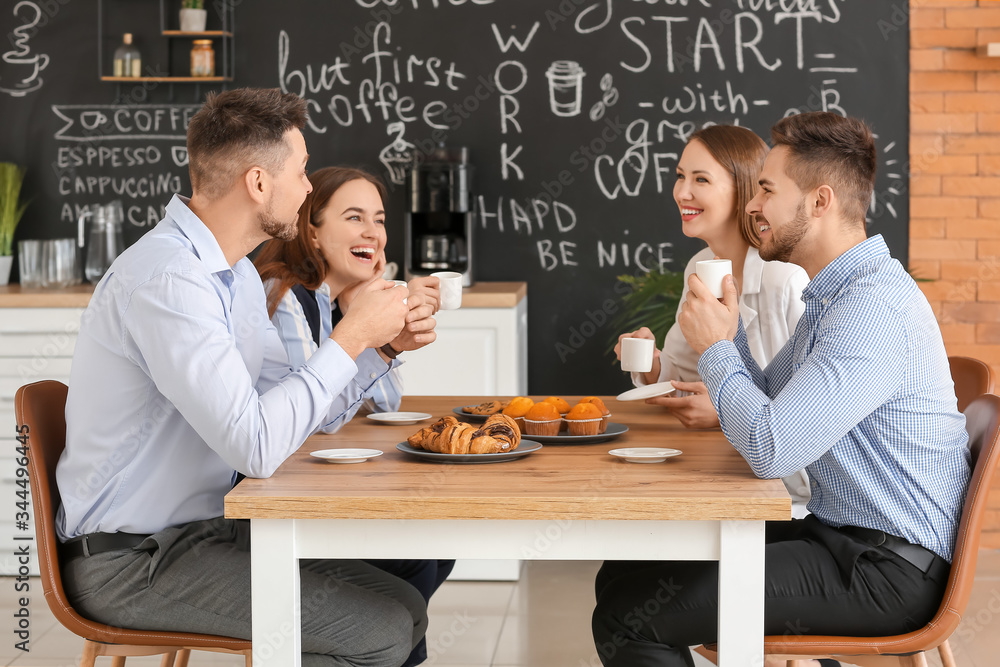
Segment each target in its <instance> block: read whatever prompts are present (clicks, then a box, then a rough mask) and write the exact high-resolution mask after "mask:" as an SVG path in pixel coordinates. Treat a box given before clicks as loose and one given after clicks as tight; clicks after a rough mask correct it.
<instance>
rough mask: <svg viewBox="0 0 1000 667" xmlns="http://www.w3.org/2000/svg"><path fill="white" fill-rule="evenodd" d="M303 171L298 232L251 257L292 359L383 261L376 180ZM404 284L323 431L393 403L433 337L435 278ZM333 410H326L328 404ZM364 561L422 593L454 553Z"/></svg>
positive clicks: (297, 359)
mask: <svg viewBox="0 0 1000 667" xmlns="http://www.w3.org/2000/svg"><path fill="white" fill-rule="evenodd" d="M309 181H310V182H311V183H312V186H313V191H312V192H311V193H309V195H308V196H307V197H306V200H305V202H303V204H302V208H301V209H299V222H298V234H297V236H296V237H295V238H294V239H291V240H289V241H280V240H273V241H268V243H267V245H265V246H264V248H263V250H261V252H260V254H259V255H258V256H257V259H256V260H255V261H254V263H255V264H256V266H257V270H258V271H259V272H260V274H261V279H262V280H263V282H264V290H265V291H266V293H267V304H268V313H270V315H271V321H272V322H273V323H274V325H275V327H276V328H277V329H278V335H279V336H280V337H281V340H282V343H283V344H284V346H285V351H286V352H287V353H288V359H289V363H290V364H291V365H292V366H293V367H295V368H298V367H300V366H302V364H303V363H305V360H306V359H308V358H309V357H310V356H311V355H312V354H313V352H315V351H316V349H317V348H318V346H319V343H320V342H321V341H323V340H325V339H326V338H328V337H329V336H330V333H331V332H332V331H333V328H334V327H335V326H336V325H337V322H338V321H339V320H340V317H341V314H342V312H345V311H346V310H347V309H348V308H349V307H350V303H351V301H352V298H353V296H354V295H355V294H357V293H358V291H359V290H361V289H363V288H364V287H365V285H367V284H368V283H370V282H371V281H373V280H380V279H381V277H382V273H383V270H384V268H385V244H386V234H385V210H384V207H383V203H382V202H383V200H384V199H385V186H384V185H382V182H381V181H379V180H378V178H376V177H375V176H372V175H371V174H369V173H367V172H365V171H363V170H360V169H352V168H347V167H326V168H324V169H320V170H318V171H316V172H314V173H312V174H310V175H309ZM407 289H408V290H409V294H408V296H407V304H408V305H409V306H410V314H409V315H407V318H406V319H407V324H406V327H405V328H404V329H403V331H402V332H401V333H400V334H399V336H397V337H396V338H395V339H394V340H392V341H390V342H389V343H388V344H387V345H384V346H383V347H382V348H380V349H378V350H374V349H367V350H365V351H364V352H362V353H361V354H360V355H359V356H358V358H357V360H356V361H355V363H356V364H357V366H358V373H357V374H356V375H355V376H354V380H353V381H352V382H351V384H350V385H349V386H348V387H347V389H345V390H344V392H343V393H342V394H341V395H340V396H339V397H338V398H337V401H338V402H339V403H340V405H339V406H338V407H339V408H342V410H343V411H342V412H341V414H340V416H339V417H337V418H335V419H334V420H333V421H331V422H330V423H329V424H327V425H325V426H324V427H323V430H324V431H326V432H328V433H332V432H334V431H336V430H337V429H339V428H340V427H341V426H343V425H344V424H346V423H347V422H348V421H350V419H351V417H352V416H354V414H355V413H356V412H357V411H358V410H359V409H360V408H361V407H363V406H364V405H365V404H368V405H369V406H370V408H371V409H374V410H375V411H379V412H387V411H395V410H398V409H399V404H400V400H401V399H402V393H403V386H402V383H401V382H400V378H399V375H398V371H397V370H396V367H397V366H398V365H399V363H400V362H399V361H398V360H397V359H396V356H397V355H399V354H400V353H402V352H405V351H408V350H415V349H418V348H420V347H423V346H424V345H427V344H428V343H431V342H432V341H433V340H434V338H435V336H436V334H435V333H434V319H433V318H432V317H426V312H427V311H428V310H431V311H436V310H437V306H438V304H439V303H440V301H439V293H438V279H437V278H430V277H428V278H414V279H413V280H411V281H410V282H409V283H408V284H407ZM428 305H430V306H431V308H430V309H428ZM336 412H338V411H337V410H331V414H335V413H336ZM367 562H368V563H370V564H371V565H374V566H376V567H378V568H379V569H381V570H385V571H386V572H389V573H391V574H394V575H396V576H397V577H399V578H401V579H404V580H406V581H407V582H409V583H410V584H412V585H413V586H414V588H416V589H417V590H419V591H420V593H421V595H423V597H424V599H425V600H428V601H429V600H430V597H431V594H432V593H433V592H434V591H435V590H437V588H438V586H440V585H441V583H442V582H443V581H444V580H445V579H446V578H447V576H448V574H449V573H450V572H451V570H452V568H453V567H454V565H455V561H453V560H370V561H367ZM426 658H427V648H426V643H425V642H424V641H423V640H422V641H421V642H420V644H418V645H417V646H416V648H414V649H413V652H412V653H411V654H410V656H409V658H408V659H407V661H406V662H405V663H404V667H409V666H411V665H419V664H420V663H422V662H424V660H426Z"/></svg>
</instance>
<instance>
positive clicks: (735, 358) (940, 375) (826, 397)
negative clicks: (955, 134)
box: [698, 236, 970, 561]
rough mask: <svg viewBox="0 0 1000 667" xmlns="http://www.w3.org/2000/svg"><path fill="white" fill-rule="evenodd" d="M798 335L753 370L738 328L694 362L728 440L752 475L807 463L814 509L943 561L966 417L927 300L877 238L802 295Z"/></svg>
mask: <svg viewBox="0 0 1000 667" xmlns="http://www.w3.org/2000/svg"><path fill="white" fill-rule="evenodd" d="M802 300H803V301H804V302H805V304H806V309H805V313H804V314H803V315H802V318H801V319H800V320H799V323H798V326H797V327H796V330H795V336H794V337H793V338H792V339H791V340H790V341H789V342H788V344H787V345H785V347H784V348H782V350H781V351H780V352H779V353H778V354H777V356H775V358H774V359H773V360H772V361H771V363H770V364H768V366H767V368H766V369H765V370H764V371H763V372H762V371H761V370H760V368H759V367H758V366H757V364H756V363H755V362H754V360H753V357H752V356H751V355H750V352H749V349H748V348H747V344H746V335H745V333H744V332H743V330H742V329H743V328H742V325H741V326H740V331H739V333H738V334H737V336H736V339H735V342H730V341H728V340H724V341H719V342H718V343H715V344H714V345H712V346H711V347H710V348H708V349H707V350H705V353H704V354H702V356H701V359H700V361H699V363H698V371H699V372H700V373H701V376H702V378H704V380H705V384H706V385H707V386H708V390H709V395H710V396H711V397H712V402H713V403H714V404H715V407H716V409H717V410H718V411H719V418H720V422H721V423H722V429H723V431H724V432H725V434H726V437H727V438H728V439H729V441H730V442H731V443H733V445H734V446H735V447H736V449H737V450H739V452H740V453H741V454H742V455H743V456H744V458H746V460H747V461H748V462H749V463H750V467H751V468H752V469H753V471H754V473H755V474H756V475H757V476H758V477H764V478H773V477H781V476H783V475H787V474H788V473H789V472H791V471H793V470H796V469H798V468H802V467H805V469H806V472H807V473H808V475H809V478H810V483H811V487H812V499H811V500H810V501H809V505H808V507H809V511H810V512H812V513H813V514H815V515H816V516H817V517H818V518H819V519H821V520H822V521H823V522H825V523H827V524H828V525H831V526H835V527H840V526H844V525H851V526H861V527H864V528H874V529H876V530H882V531H885V532H887V533H891V534H892V535H896V536H898V537H902V538H904V539H906V540H908V541H910V542H912V543H914V544H920V545H922V546H924V547H926V548H928V549H930V550H931V551H933V552H935V553H937V554H938V555H939V556H941V557H942V558H944V559H946V560H948V561H951V556H952V550H953V547H954V543H955V535H956V531H957V529H958V521H959V518H960V515H961V511H962V503H963V501H964V498H965V490H966V487H967V486H968V482H969V476H970V468H969V450H968V434H967V433H966V430H965V417H964V415H962V413H960V412H959V411H958V406H957V401H956V398H955V388H954V384H953V383H952V379H951V371H950V369H949V366H948V357H947V353H946V352H945V348H944V343H943V342H942V340H941V331H940V329H939V328H938V325H937V321H936V319H935V318H934V312H933V311H932V310H931V307H930V304H928V303H927V299H926V298H924V295H923V293H921V292H920V290H919V289H918V288H917V285H916V283H915V282H914V281H913V279H912V278H910V276H909V274H907V273H906V271H905V269H903V267H902V265H900V263H899V262H897V261H896V260H894V259H892V258H891V257H890V256H889V249H888V248H887V247H886V245H885V243H884V241H883V240H882V237H881V236H875V237H872V238H870V239H868V240H866V241H864V242H863V243H860V244H858V245H857V246H855V247H853V248H852V249H850V250H848V251H847V252H845V253H844V254H843V255H841V256H840V257H838V258H837V259H836V260H834V261H833V262H831V263H830V264H828V265H827V266H826V267H824V268H823V269H822V270H821V271H820V272H819V273H818V274H817V275H816V277H815V278H813V280H812V281H811V282H810V283H809V285H808V286H807V287H806V289H805V290H804V291H803V292H802Z"/></svg>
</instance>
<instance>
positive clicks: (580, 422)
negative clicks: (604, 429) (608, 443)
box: [566, 403, 604, 435]
mask: <svg viewBox="0 0 1000 667" xmlns="http://www.w3.org/2000/svg"><path fill="white" fill-rule="evenodd" d="M603 418H604V417H603V415H601V409H600V408H598V407H597V406H596V405H594V404H593V403H577V404H576V405H575V406H573V409H572V410H570V411H569V413H568V414H567V415H566V424H567V425H568V427H569V434H570V435H597V434H598V433H600V432H601V420H602V419H603Z"/></svg>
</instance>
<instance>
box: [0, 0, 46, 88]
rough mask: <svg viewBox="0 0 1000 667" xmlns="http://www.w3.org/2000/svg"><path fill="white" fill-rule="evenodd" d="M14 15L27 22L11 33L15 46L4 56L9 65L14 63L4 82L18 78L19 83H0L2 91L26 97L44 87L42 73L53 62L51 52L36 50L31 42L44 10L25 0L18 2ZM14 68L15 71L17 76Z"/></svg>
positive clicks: (5, 68) (0, 79) (3, 75)
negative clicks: (50, 56)
mask: <svg viewBox="0 0 1000 667" xmlns="http://www.w3.org/2000/svg"><path fill="white" fill-rule="evenodd" d="M14 16H15V17H20V18H21V19H22V20H24V23H23V24H22V25H20V26H18V27H17V28H14V31H13V33H12V34H11V37H12V43H13V45H14V48H13V49H11V50H10V51H7V52H6V53H4V54H3V55H2V56H0V58H2V59H3V61H4V62H5V63H7V65H11V67H4V69H3V73H2V74H0V82H2V81H4V80H5V79H9V80H14V81H17V83H15V84H14V87H13V88H10V87H8V86H6V85H0V92H3V93H6V94H8V95H10V96H11V97H24V96H25V95H27V94H28V93H31V92H34V91H36V90H38V89H39V88H41V87H42V84H43V83H44V81H43V79H42V77H41V73H42V70H43V69H45V68H46V67H48V66H49V56H48V55H46V54H44V53H35V54H33V53H32V52H31V45H30V44H29V43H28V41H29V40H30V39H31V36H32V34H33V33H34V30H35V27H36V26H37V25H38V24H39V22H40V21H41V20H42V18H43V17H44V14H42V10H41V9H39V7H38V5H36V4H35V3H34V2H31V1H30V0H21V2H19V3H17V4H16V5H14ZM11 72H13V73H14V76H13V77H12V76H11Z"/></svg>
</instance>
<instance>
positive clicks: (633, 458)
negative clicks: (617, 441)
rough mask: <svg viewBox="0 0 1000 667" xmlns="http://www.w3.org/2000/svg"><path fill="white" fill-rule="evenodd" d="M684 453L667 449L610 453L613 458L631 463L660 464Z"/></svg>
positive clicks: (634, 449) (644, 449) (616, 450)
mask: <svg viewBox="0 0 1000 667" xmlns="http://www.w3.org/2000/svg"><path fill="white" fill-rule="evenodd" d="M683 453H684V452H682V451H681V450H679V449H667V448H666V447H625V448H623V449H612V450H611V451H610V452H608V454H611V456H617V457H618V458H620V459H625V460H626V461H628V462H629V463H660V462H661V461H666V460H667V459H669V458H670V457H671V456H679V455H681V454H683Z"/></svg>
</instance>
